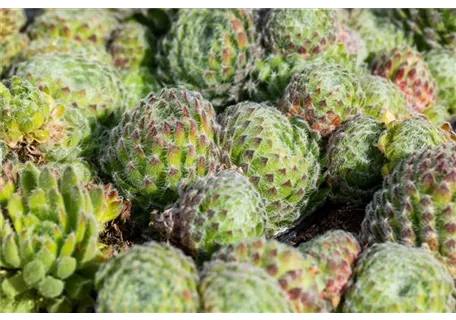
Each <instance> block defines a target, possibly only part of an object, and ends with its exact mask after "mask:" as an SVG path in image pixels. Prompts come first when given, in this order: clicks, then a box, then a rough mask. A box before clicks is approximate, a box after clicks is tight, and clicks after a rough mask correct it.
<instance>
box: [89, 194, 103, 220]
mask: <svg viewBox="0 0 456 320" xmlns="http://www.w3.org/2000/svg"><path fill="white" fill-rule="evenodd" d="M90 199H91V201H92V207H93V214H94V215H95V217H96V218H97V219H99V218H100V217H101V212H102V210H103V205H104V202H105V199H104V192H103V189H102V188H95V189H92V190H90Z"/></svg>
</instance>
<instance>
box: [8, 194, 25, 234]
mask: <svg viewBox="0 0 456 320" xmlns="http://www.w3.org/2000/svg"><path fill="white" fill-rule="evenodd" d="M24 212H25V208H24V204H23V203H22V197H21V196H20V195H19V194H13V195H12V196H11V197H10V198H9V200H8V213H9V216H10V219H11V221H12V222H13V225H14V230H16V232H17V233H20V232H21V231H22V228H23V225H22V217H23V215H24Z"/></svg>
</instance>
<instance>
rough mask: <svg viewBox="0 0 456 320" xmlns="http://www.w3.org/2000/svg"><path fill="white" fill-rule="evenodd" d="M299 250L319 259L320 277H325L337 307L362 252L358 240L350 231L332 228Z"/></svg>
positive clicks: (301, 246) (304, 244)
mask: <svg viewBox="0 0 456 320" xmlns="http://www.w3.org/2000/svg"><path fill="white" fill-rule="evenodd" d="M299 250H300V251H301V252H302V253H304V254H308V255H311V256H312V257H314V258H315V259H316V260H317V261H318V267H319V268H320V270H321V273H320V274H319V277H323V279H324V281H325V284H326V292H327V294H328V296H329V299H331V303H332V305H333V307H334V308H337V306H338V305H339V303H340V301H341V298H342V294H343V293H344V292H345V289H346V288H347V285H348V283H349V280H350V277H351V275H352V273H353V270H354V267H355V262H356V259H357V258H358V256H359V254H360V253H361V246H360V245H359V243H358V240H356V238H355V237H354V236H353V235H352V234H351V233H349V232H345V231H343V230H330V231H327V232H326V233H324V234H323V235H321V236H318V237H316V238H314V239H312V240H310V241H308V242H305V243H302V244H301V245H300V246H299Z"/></svg>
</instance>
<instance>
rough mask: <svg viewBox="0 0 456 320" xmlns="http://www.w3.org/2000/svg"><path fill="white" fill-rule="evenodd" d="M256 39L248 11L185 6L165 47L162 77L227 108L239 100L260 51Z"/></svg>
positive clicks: (167, 37)
mask: <svg viewBox="0 0 456 320" xmlns="http://www.w3.org/2000/svg"><path fill="white" fill-rule="evenodd" d="M255 41H256V40H255V25H254V21H253V15H252V12H251V10H249V9H217V10H214V9H182V10H180V11H179V14H178V17H177V21H175V23H173V26H172V28H171V30H170V31H169V33H168V35H167V36H166V37H165V39H164V40H163V42H162V45H161V57H162V60H161V63H160V74H161V77H162V78H163V80H164V81H165V82H166V83H171V84H176V85H182V86H184V87H186V88H188V89H190V90H197V91H201V93H202V94H203V95H204V96H205V97H206V98H207V99H209V100H211V102H212V103H213V104H214V106H216V107H224V106H226V105H227V103H229V102H237V101H238V100H239V99H240V93H241V89H242V86H243V83H244V80H245V79H246V77H247V75H248V72H249V70H250V69H251V68H252V67H253V63H254V61H255V59H256V57H257V56H258V55H259V52H260V50H258V48H257V45H256V42H255Z"/></svg>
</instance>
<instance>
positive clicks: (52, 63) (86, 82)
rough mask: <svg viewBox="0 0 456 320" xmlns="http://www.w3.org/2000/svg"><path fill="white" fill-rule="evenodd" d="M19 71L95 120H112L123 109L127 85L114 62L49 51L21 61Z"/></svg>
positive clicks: (68, 105) (118, 115) (18, 66)
mask: <svg viewBox="0 0 456 320" xmlns="http://www.w3.org/2000/svg"><path fill="white" fill-rule="evenodd" d="M15 74H16V75H17V76H19V77H22V78H23V79H26V80H28V81H30V82H31V83H32V84H33V85H35V86H37V87H39V88H40V89H42V90H44V91H45V92H47V93H48V94H49V95H50V96H52V97H53V98H54V99H55V100H56V102H58V103H61V104H63V105H65V106H66V107H68V108H78V109H81V112H82V113H83V114H84V115H85V116H86V117H88V118H90V119H91V120H92V122H95V121H101V122H103V123H110V122H112V120H113V118H118V117H120V113H121V112H122V110H123V106H124V96H125V88H124V87H123V84H122V82H121V80H120V75H119V73H118V72H117V71H116V70H115V69H114V67H113V66H111V65H106V64H104V63H101V62H99V61H96V60H90V59H87V58H86V57H84V56H81V55H72V54H71V53H65V54H63V53H62V54H47V55H37V56H34V57H33V58H32V59H29V60H27V61H24V62H21V63H19V64H18V65H17V67H16V68H15Z"/></svg>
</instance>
